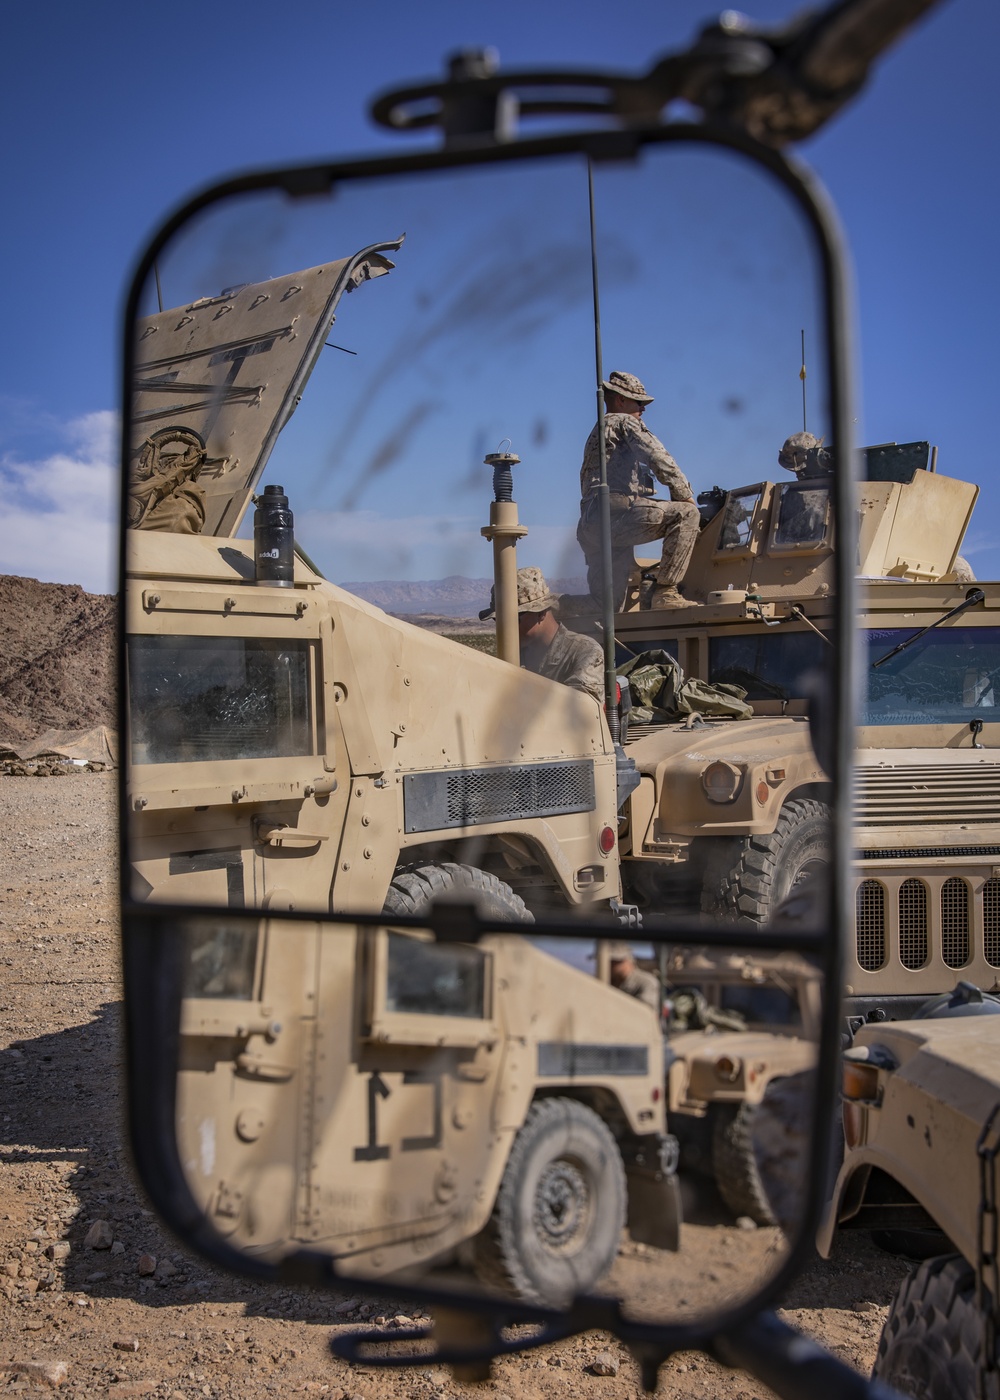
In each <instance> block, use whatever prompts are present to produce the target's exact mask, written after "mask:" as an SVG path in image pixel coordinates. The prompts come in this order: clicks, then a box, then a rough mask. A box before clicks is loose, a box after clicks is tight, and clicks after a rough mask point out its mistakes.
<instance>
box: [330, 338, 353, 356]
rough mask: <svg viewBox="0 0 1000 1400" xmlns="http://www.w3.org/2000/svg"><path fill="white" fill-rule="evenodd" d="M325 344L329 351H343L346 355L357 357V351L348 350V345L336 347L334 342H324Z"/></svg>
mask: <svg viewBox="0 0 1000 1400" xmlns="http://www.w3.org/2000/svg"><path fill="white" fill-rule="evenodd" d="M323 344H324V345H325V346H326V348H327V349H328V350H343V352H344V354H345V355H356V354H357V353H358V352H357V351H356V350H348V348H347V346H346V345H334V343H333V341H332V340H324V341H323Z"/></svg>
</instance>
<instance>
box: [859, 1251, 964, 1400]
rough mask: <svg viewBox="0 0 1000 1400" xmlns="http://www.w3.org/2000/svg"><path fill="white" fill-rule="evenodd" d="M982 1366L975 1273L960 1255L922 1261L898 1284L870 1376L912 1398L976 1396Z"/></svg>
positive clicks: (950, 1399)
mask: <svg viewBox="0 0 1000 1400" xmlns="http://www.w3.org/2000/svg"><path fill="white" fill-rule="evenodd" d="M985 1369H986V1357H985V1354H984V1338H983V1319H982V1315H981V1313H980V1311H979V1309H978V1307H977V1306H976V1275H975V1272H974V1270H973V1269H972V1267H971V1266H970V1265H969V1264H967V1263H966V1261H965V1259H963V1257H962V1256H961V1255H960V1254H947V1255H944V1256H940V1257H938V1258H936V1259H927V1260H925V1262H924V1263H923V1264H921V1265H920V1266H919V1267H918V1268H916V1269H914V1270H913V1272H912V1273H911V1274H908V1275H907V1277H906V1278H905V1279H904V1280H903V1282H902V1283H901V1284H900V1287H899V1292H898V1293H897V1294H896V1297H895V1298H894V1299H893V1303H892V1307H891V1308H890V1309H889V1316H888V1317H887V1318H886V1321H885V1326H884V1327H883V1329H882V1337H881V1339H880V1341H879V1344H878V1355H877V1356H876V1358H875V1366H874V1368H873V1370H872V1376H873V1377H877V1378H878V1379H879V1380H881V1381H885V1382H886V1383H887V1384H889V1385H891V1386H893V1387H894V1388H895V1389H896V1390H898V1391H899V1392H900V1394H902V1395H909V1396H912V1397H914V1400H954V1398H955V1397H957V1396H966V1395H969V1396H972V1395H980V1394H982V1391H981V1390H980V1388H979V1380H980V1377H981V1376H982V1374H983V1372H984V1371H985Z"/></svg>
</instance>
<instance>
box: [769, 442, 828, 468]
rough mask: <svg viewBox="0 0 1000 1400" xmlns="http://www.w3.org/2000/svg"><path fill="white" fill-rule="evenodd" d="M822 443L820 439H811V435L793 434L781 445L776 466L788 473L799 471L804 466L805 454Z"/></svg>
mask: <svg viewBox="0 0 1000 1400" xmlns="http://www.w3.org/2000/svg"><path fill="white" fill-rule="evenodd" d="M822 441H823V439H822V438H818V437H813V435H812V433H793V434H792V436H791V437H790V438H785V441H784V442H783V443H782V445H781V451H780V452H779V453H778V466H779V467H784V468H785V470H786V471H790V472H798V471H801V470H802V468H803V467H804V466H805V464H806V453H807V452H811V451H812V450H813V448H814V447H819V446H820V444H821V443H822Z"/></svg>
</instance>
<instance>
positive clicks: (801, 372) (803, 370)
mask: <svg viewBox="0 0 1000 1400" xmlns="http://www.w3.org/2000/svg"><path fill="white" fill-rule="evenodd" d="M799 378H800V379H801V380H802V431H803V432H806V430H807V426H808V425H807V424H806V333H805V331H803V332H802V368H801V369H800V370H799Z"/></svg>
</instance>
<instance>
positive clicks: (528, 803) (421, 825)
mask: <svg viewBox="0 0 1000 1400" xmlns="http://www.w3.org/2000/svg"><path fill="white" fill-rule="evenodd" d="M596 805H597V796H596V787H595V780H594V765H593V763H591V762H568V763H565V762H559V763H522V764H505V765H503V766H502V767H499V766H498V767H495V768H451V769H445V770H444V771H442V772H437V773H407V774H404V776H403V813H404V827H405V830H406V831H408V832H409V831H438V830H442V829H447V828H449V827H456V826H476V825H479V824H480V823H484V822H504V821H515V820H525V819H527V818H530V817H554V816H558V815H560V814H565V813H570V812H592V811H593V810H594V808H595V807H596Z"/></svg>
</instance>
